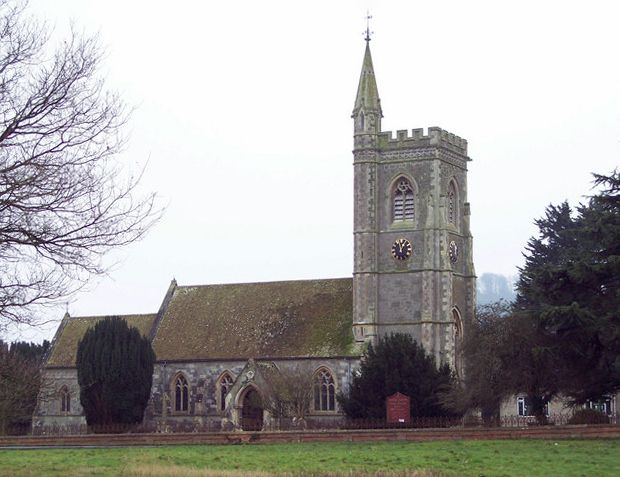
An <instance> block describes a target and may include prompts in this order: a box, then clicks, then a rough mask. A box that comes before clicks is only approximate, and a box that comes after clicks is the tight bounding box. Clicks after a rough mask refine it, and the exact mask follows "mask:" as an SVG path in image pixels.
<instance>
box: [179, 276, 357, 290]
mask: <svg viewBox="0 0 620 477" xmlns="http://www.w3.org/2000/svg"><path fill="white" fill-rule="evenodd" d="M352 279H353V278H352V277H339V278H300V279H297V280H269V281H264V282H261V281H256V282H231V283H207V284H202V285H179V286H178V287H177V288H206V287H226V286H238V285H267V284H275V283H308V282H331V281H340V280H352Z"/></svg>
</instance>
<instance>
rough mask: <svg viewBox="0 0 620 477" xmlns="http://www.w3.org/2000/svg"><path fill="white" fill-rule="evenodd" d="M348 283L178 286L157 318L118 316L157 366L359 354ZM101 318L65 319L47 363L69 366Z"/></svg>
mask: <svg viewBox="0 0 620 477" xmlns="http://www.w3.org/2000/svg"><path fill="white" fill-rule="evenodd" d="M352 316H353V291H352V280H351V278H340V279H327V280H297V281H283V282H264V283H238V284H228V285H201V286H177V284H176V282H175V281H173V283H172V284H171V286H170V288H169V290H168V293H167V295H166V297H165V299H164V302H163V303H162V306H161V308H160V310H159V312H158V313H154V314H147V315H121V318H123V319H125V320H127V322H128V324H129V325H130V326H135V327H136V328H138V330H139V331H140V332H141V333H142V334H143V335H145V336H148V337H150V338H151V339H152V344H153V349H154V351H155V354H156V355H157V360H158V361H172V360H182V361H194V360H209V359H249V358H265V357H272V358H277V357H306V356H307V357H313V356H317V357H318V356H321V357H329V356H349V355H356V354H359V353H358V352H357V350H356V349H355V347H354V341H353V334H352V329H351V324H352ZM103 318H105V317H104V316H100V317H75V318H71V317H68V316H67V317H65V318H64V319H63V321H62V323H61V324H60V327H59V329H58V332H57V333H56V337H55V338H54V341H53V343H52V349H51V351H50V354H49V357H48V360H47V366H48V367H73V366H75V356H76V353H77V346H78V342H79V341H80V339H81V338H82V336H83V335H84V333H85V332H86V330H87V329H88V328H90V327H92V326H94V325H95V323H96V322H97V321H98V320H101V319H103Z"/></svg>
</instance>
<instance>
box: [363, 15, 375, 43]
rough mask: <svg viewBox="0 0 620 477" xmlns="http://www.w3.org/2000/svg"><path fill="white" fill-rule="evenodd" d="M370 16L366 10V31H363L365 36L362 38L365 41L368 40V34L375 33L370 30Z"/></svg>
mask: <svg viewBox="0 0 620 477" xmlns="http://www.w3.org/2000/svg"><path fill="white" fill-rule="evenodd" d="M371 18H372V15H371V14H370V12H369V11H368V10H366V31H365V32H364V34H365V35H366V37H365V38H364V39H365V40H366V41H367V42H368V41H370V36H371V35H373V34H374V33H375V32H374V31H370V19H371Z"/></svg>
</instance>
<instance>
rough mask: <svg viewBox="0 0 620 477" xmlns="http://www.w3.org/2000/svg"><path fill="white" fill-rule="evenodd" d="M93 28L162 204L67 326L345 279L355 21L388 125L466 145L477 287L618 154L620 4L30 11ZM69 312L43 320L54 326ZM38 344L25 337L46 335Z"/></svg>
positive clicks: (135, 154) (66, 5) (599, 0)
mask: <svg viewBox="0 0 620 477" xmlns="http://www.w3.org/2000/svg"><path fill="white" fill-rule="evenodd" d="M30 3H31V5H30V6H31V11H32V12H33V13H35V14H37V15H39V16H41V17H43V18H47V19H48V20H49V21H50V23H51V24H52V25H54V27H55V32H56V33H57V34H59V35H61V34H62V33H64V32H66V31H67V29H68V28H69V23H70V19H73V20H74V22H75V24H76V25H77V26H78V27H79V28H80V29H84V30H85V31H87V32H97V31H98V32H99V33H100V36H101V40H102V43H103V44H104V45H106V47H107V55H106V58H105V62H104V74H105V76H106V78H107V82H108V86H109V87H110V88H113V89H116V90H118V91H120V92H121V94H122V95H123V96H124V97H125V98H126V100H127V101H128V102H129V103H130V104H133V105H135V106H136V111H135V113H134V115H133V119H132V122H131V131H132V135H131V142H130V145H129V147H128V149H127V151H126V152H125V154H124V156H123V157H124V159H125V160H126V161H127V162H128V163H129V164H131V167H133V168H134V169H135V168H137V167H138V166H139V164H144V163H145V162H146V161H147V160H148V168H147V171H146V175H145V177H144V180H143V187H144V189H145V190H156V191H157V192H158V193H159V195H160V196H161V199H162V202H163V203H166V204H167V205H168V207H167V212H166V214H165V216H164V218H163V219H162V221H161V222H160V223H159V224H158V225H157V226H156V227H155V228H154V229H153V230H152V232H151V233H150V234H149V235H148V237H147V238H146V239H144V240H143V241H142V242H140V243H138V244H135V245H133V246H131V247H128V248H127V249H124V250H123V251H122V252H120V253H118V254H116V255H115V256H114V257H111V258H113V259H114V261H117V262H118V263H117V265H116V266H115V268H114V270H113V271H112V273H111V274H110V276H109V277H107V278H101V279H96V280H93V282H92V283H91V284H90V285H89V291H88V292H85V293H82V294H80V295H78V296H76V297H73V298H72V299H71V300H72V301H71V303H70V304H69V311H70V313H71V314H72V315H74V316H77V315H94V314H96V315H101V314H121V313H133V312H152V311H156V310H157V308H158V307H159V305H160V301H161V299H162V298H163V295H164V292H165V290H166V289H167V287H168V284H169V282H170V280H171V279H172V278H173V277H176V279H177V280H178V282H179V283H180V284H206V283H225V282H245V281H265V280H282V279H303V278H322V277H325V278H327V277H341V276H350V275H351V270H352V248H353V247H352V210H353V203H352V181H353V168H352V166H351V163H352V155H351V148H352V122H351V119H350V114H351V110H352V108H353V100H354V98H355V92H356V88H357V81H358V77H359V72H360V68H361V63H362V56H363V51H364V41H363V37H362V31H363V30H364V28H365V22H364V16H365V13H366V9H367V8H369V9H370V10H371V14H372V15H373V20H372V25H371V29H372V30H373V31H374V32H375V35H374V36H373V39H372V42H371V49H372V54H373V60H374V66H375V72H376V75H377V82H378V87H379V94H380V96H381V102H382V106H383V112H384V115H385V117H384V119H383V129H384V130H396V129H412V128H419V127H424V128H427V127H429V126H439V127H442V128H444V129H447V130H448V131H450V132H453V133H455V134H457V135H459V136H461V137H464V138H466V139H467V140H468V142H469V153H470V156H471V158H472V159H473V162H471V163H470V169H469V183H468V186H469V191H468V192H469V201H470V202H471V210H472V222H471V223H472V232H473V234H474V257H475V266H476V270H477V272H478V274H481V273H484V272H497V273H502V274H515V273H516V266H518V265H519V264H521V263H522V257H521V252H522V250H523V247H524V245H525V243H526V241H527V239H528V237H529V236H531V235H532V234H534V233H535V228H534V226H533V220H534V219H535V218H537V217H540V216H541V215H542V214H543V212H544V208H545V207H546V206H547V205H548V204H549V203H558V202H560V201H562V200H564V199H568V200H569V201H570V202H571V203H573V204H575V203H577V202H578V201H579V200H582V197H583V195H584V194H587V193H588V192H589V189H590V175H589V174H590V172H593V171H594V172H601V173H607V172H610V171H611V170H612V169H613V168H614V167H616V166H617V165H618V163H619V161H618V157H620V154H619V153H620V62H619V61H618V52H617V49H618V45H620V29H619V28H618V27H617V22H618V18H620V3H619V2H617V1H604V0H591V1H590V2H588V3H584V2H577V1H567V0H564V1H555V0H538V1H531V0H525V1H519V2H504V1H497V0H496V1H491V0H488V1H481V0H469V1H467V2H464V1H458V0H455V1H432V2H430V1H427V2H412V1H402V2H401V1H381V2H379V1H375V2H356V1H323V0H317V1H314V2H291V1H290V0H289V1H269V0H266V1H263V2H255V1H246V0H237V1H235V2H221V1H219V2H212V1H184V2H177V3H176V6H175V7H174V8H173V7H172V4H171V3H170V2H163V1H137V0H133V1H130V2H128V1H119V0H108V1H106V2H101V1H98V2H94V1H84V0H54V1H53V2H51V1H49V0H31V2H30ZM63 312H64V310H62V309H61V310H54V311H50V316H54V317H58V318H60V317H61V316H62V313H63ZM55 326H56V325H55V324H53V325H50V326H48V328H47V330H46V331H44V332H43V333H39V334H33V333H32V332H24V333H22V335H21V337H22V338H24V339H29V338H30V337H37V338H38V337H41V336H46V337H50V336H51V334H52V333H53V331H54V330H55Z"/></svg>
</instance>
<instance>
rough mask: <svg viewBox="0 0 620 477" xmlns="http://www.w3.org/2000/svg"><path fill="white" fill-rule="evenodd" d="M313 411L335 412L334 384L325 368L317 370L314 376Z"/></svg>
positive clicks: (330, 374)
mask: <svg viewBox="0 0 620 477" xmlns="http://www.w3.org/2000/svg"><path fill="white" fill-rule="evenodd" d="M314 410H315V411H335V410H336V384H335V383H334V378H333V376H332V373H330V372H329V370H328V369H326V368H321V369H319V370H318V371H317V372H316V374H315V375H314Z"/></svg>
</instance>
